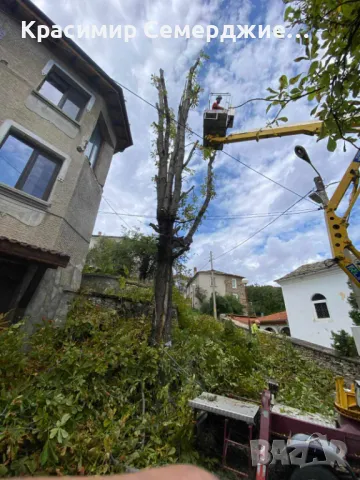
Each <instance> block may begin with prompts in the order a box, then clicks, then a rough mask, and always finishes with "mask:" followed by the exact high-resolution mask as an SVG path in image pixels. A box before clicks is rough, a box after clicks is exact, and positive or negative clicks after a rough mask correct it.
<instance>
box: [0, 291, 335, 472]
mask: <svg viewBox="0 0 360 480" xmlns="http://www.w3.org/2000/svg"><path fill="white" fill-rule="evenodd" d="M144 294H145V293H144ZM145 295H146V294H145ZM176 302H177V305H178V308H179V326H178V327H176V328H175V329H174V334H173V347H172V348H168V349H166V348H163V347H158V348H154V347H150V346H149V345H148V335H149V332H150V319H147V318H134V319H131V320H124V319H123V318H119V316H118V315H117V313H116V312H115V311H113V310H107V309H104V308H100V307H97V306H95V305H93V304H91V303H89V302H86V301H84V300H81V301H77V302H76V303H75V304H74V306H73V308H72V310H71V312H70V314H69V315H68V319H67V323H66V326H65V328H61V329H60V328H56V327H55V325H54V324H53V323H52V322H44V325H42V326H41V327H40V328H39V329H38V331H37V332H36V333H35V334H34V335H33V336H32V337H31V338H30V339H28V340H27V341H26V344H27V345H26V348H23V342H24V341H25V339H24V338H23V335H22V334H21V328H20V326H19V325H15V326H12V327H10V328H6V329H3V330H2V331H1V332H0V375H1V378H2V383H1V392H0V393H1V397H0V415H1V429H0V474H2V475H12V476H14V475H23V474H35V473H37V474H45V473H46V474H58V475H61V474H89V475H90V474H104V473H114V472H122V471H124V470H125V467H126V466H134V467H138V468H142V467H146V466H149V465H161V464H165V463H176V462H190V463H196V464H200V465H204V466H210V465H211V462H213V460H211V459H207V458H203V457H202V458H200V455H199V454H198V452H197V451H196V449H195V447H194V438H193V423H192V411H191V409H190V408H189V407H188V400H189V399H190V398H193V397H194V396H196V395H197V394H199V393H201V392H202V391H204V390H206V391H208V392H213V393H217V394H225V395H227V394H232V395H235V396H245V397H247V398H251V399H254V401H257V402H258V401H259V399H260V393H261V391H262V389H263V388H264V387H265V386H266V383H267V379H268V378H273V379H276V380H277V381H278V382H279V383H280V391H279V400H281V401H282V402H284V403H286V404H288V405H290V406H295V407H298V408H301V409H306V410H309V411H312V412H317V411H319V410H321V411H322V413H331V411H332V401H333V397H332V395H333V389H334V385H333V378H332V375H331V373H330V372H328V371H324V370H321V369H319V368H318V367H317V366H316V365H315V364H314V363H309V362H306V361H304V360H303V359H301V358H300V357H299V355H298V354H297V353H296V352H295V351H294V350H293V348H292V346H291V345H290V343H288V342H287V341H286V340H285V339H284V341H278V340H276V339H274V338H272V337H271V336H270V335H266V334H259V335H258V336H257V337H256V338H249V336H248V334H247V333H246V332H243V331H242V330H240V329H236V328H235V327H234V326H233V325H232V324H228V323H226V324H221V323H218V322H216V321H214V319H212V318H211V317H209V316H206V315H201V314H198V313H195V312H193V311H192V310H191V309H190V308H189V307H188V306H187V304H186V303H185V301H184V300H183V299H182V298H180V296H179V295H178V294H177V295H176Z"/></svg>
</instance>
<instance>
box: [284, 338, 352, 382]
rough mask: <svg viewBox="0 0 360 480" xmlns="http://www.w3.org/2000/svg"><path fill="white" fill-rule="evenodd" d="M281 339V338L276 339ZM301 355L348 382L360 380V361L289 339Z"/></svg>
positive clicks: (311, 344)
mask: <svg viewBox="0 0 360 480" xmlns="http://www.w3.org/2000/svg"><path fill="white" fill-rule="evenodd" d="M275 338H281V337H275ZM287 341H290V342H291V343H292V344H293V346H294V347H295V349H296V350H297V351H298V352H299V353H300V355H301V356H302V357H304V358H306V359H307V360H310V361H312V362H315V363H316V364H317V365H319V366H320V367H324V368H327V369H329V370H331V371H332V372H334V376H337V375H339V376H342V377H345V378H346V380H348V381H349V382H352V381H353V380H355V379H356V380H359V379H360V359H359V358H347V357H340V356H339V355H338V354H337V353H336V351H335V350H333V349H331V348H326V347H321V346H320V345H315V344H313V343H310V342H305V341H304V340H299V339H297V338H293V337H288V338H287Z"/></svg>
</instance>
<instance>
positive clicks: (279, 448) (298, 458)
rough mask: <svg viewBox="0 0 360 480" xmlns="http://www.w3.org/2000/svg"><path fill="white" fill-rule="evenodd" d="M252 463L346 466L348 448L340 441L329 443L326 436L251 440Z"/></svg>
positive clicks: (254, 464) (315, 435)
mask: <svg viewBox="0 0 360 480" xmlns="http://www.w3.org/2000/svg"><path fill="white" fill-rule="evenodd" d="M250 450H251V462H252V465H253V467H255V466H256V465H274V464H275V463H277V462H280V463H281V465H297V466H299V467H304V466H305V465H309V464H311V465H315V464H316V465H331V466H333V467H334V466H335V465H336V464H337V465H338V466H341V465H343V466H345V465H346V460H345V455H346V452H347V447H346V445H345V443H344V442H341V441H340V440H331V441H328V440H327V438H326V435H322V434H317V433H316V434H314V435H312V436H311V437H309V438H308V439H307V440H301V439H297V438H296V437H295V438H294V439H291V440H290V441H288V442H285V440H274V441H273V442H271V444H270V443H269V442H267V441H266V440H261V439H260V440H251V441H250Z"/></svg>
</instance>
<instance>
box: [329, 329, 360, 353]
mask: <svg viewBox="0 0 360 480" xmlns="http://www.w3.org/2000/svg"><path fill="white" fill-rule="evenodd" d="M331 337H332V340H333V342H332V347H333V348H334V349H335V350H336V351H337V352H338V353H339V354H340V355H342V356H343V357H356V356H357V349H356V345H355V340H354V337H353V336H352V335H350V334H349V333H347V332H346V331H345V330H340V331H339V332H338V333H336V332H331Z"/></svg>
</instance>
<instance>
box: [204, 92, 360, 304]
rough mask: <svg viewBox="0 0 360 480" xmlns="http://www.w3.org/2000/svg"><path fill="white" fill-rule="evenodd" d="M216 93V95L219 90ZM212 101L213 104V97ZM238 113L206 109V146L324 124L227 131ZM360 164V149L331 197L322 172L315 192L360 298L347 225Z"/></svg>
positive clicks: (359, 267)
mask: <svg viewBox="0 0 360 480" xmlns="http://www.w3.org/2000/svg"><path fill="white" fill-rule="evenodd" d="M212 95H214V96H215V95H217V94H212ZM223 95H224V94H223ZM209 103H210V105H211V101H210V102H209ZM234 116H235V110H234V109H233V108H231V107H229V108H228V109H225V110H212V109H208V110H205V112H204V135H203V136H204V147H209V146H210V147H212V148H214V149H215V150H222V148H223V145H226V144H230V143H239V142H247V141H250V140H256V141H259V140H262V139H264V138H276V137H286V136H290V135H300V134H304V135H316V134H318V133H320V130H321V127H322V122H321V121H309V122H305V123H296V124H289V125H283V126H280V127H271V128H262V129H256V130H250V131H248V132H240V133H232V134H230V135H226V131H227V129H228V128H229V127H232V125H233V121H234ZM295 152H296V154H297V155H298V156H299V157H301V158H302V159H303V160H305V161H307V162H308V163H310V164H311V161H310V159H309V157H308V156H307V153H306V151H305V149H303V148H302V147H296V149H295ZM311 165H312V164H311ZM359 167H360V151H358V152H357V153H356V155H355V157H354V159H353V160H352V162H351V163H350V165H349V167H348V169H347V170H346V172H345V174H344V176H343V178H342V179H341V181H340V183H339V185H338V187H337V188H336V190H335V192H334V194H333V196H332V197H331V199H330V200H329V199H328V198H327V195H326V192H325V187H324V185H323V182H322V179H321V177H320V176H319V177H316V178H315V179H314V180H315V184H316V186H317V192H316V193H315V194H313V195H312V196H311V198H312V199H313V200H315V201H317V202H318V203H321V204H322V205H323V208H324V211H325V219H326V224H327V229H328V234H329V240H330V245H331V250H332V254H333V257H334V260H335V261H336V262H337V264H338V265H339V267H340V268H341V269H342V270H343V271H344V272H345V273H346V275H347V276H348V277H349V279H350V280H351V282H352V283H353V285H354V286H355V295H356V297H357V298H358V299H360V295H359V293H358V290H357V289H358V288H360V252H359V251H358V250H357V249H356V248H355V246H354V245H353V243H352V242H351V240H350V239H349V235H348V231H347V229H348V226H349V217H350V213H351V210H352V208H353V207H354V205H355V202H356V200H357V198H358V196H359V193H360V190H359ZM315 170H316V169H315ZM351 185H352V192H351V196H350V201H349V205H348V208H347V209H346V211H345V213H344V214H343V215H342V216H340V215H338V214H337V212H336V211H337V208H338V207H339V205H340V202H341V201H342V199H343V198H344V196H345V194H346V192H347V190H348V188H349V187H350V186H351ZM358 302H359V300H358ZM359 306H360V305H359Z"/></svg>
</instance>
